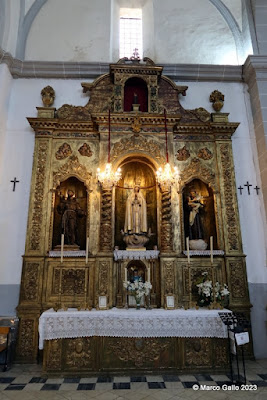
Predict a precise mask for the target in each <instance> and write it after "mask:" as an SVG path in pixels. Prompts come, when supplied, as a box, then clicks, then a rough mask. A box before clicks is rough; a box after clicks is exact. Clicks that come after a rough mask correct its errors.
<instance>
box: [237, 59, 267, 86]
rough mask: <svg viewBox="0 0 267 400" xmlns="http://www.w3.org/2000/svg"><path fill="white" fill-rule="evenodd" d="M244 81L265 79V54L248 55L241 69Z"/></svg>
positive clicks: (266, 72) (266, 74)
mask: <svg viewBox="0 0 267 400" xmlns="http://www.w3.org/2000/svg"><path fill="white" fill-rule="evenodd" d="M243 74H244V79H245V82H247V83H249V82H250V80H251V79H255V78H257V80H264V81H266V80H267V56H249V57H248V58H247V59H246V62H245V64H244V69H243Z"/></svg>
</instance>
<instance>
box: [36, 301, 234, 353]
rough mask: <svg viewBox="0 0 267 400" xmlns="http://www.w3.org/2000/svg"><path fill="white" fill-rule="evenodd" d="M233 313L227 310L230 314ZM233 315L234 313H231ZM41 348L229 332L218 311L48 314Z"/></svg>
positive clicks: (71, 311) (42, 320) (42, 325)
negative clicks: (57, 342)
mask: <svg viewBox="0 0 267 400" xmlns="http://www.w3.org/2000/svg"><path fill="white" fill-rule="evenodd" d="M227 311H229V310H224V312H227ZM229 312H230V311H229ZM39 336H40V341H39V348H40V349H43V343H44V340H51V339H61V338H78V337H92V336H101V337H105V336H107V337H128V338H130V337H131V338H149V337H216V338H226V337H227V329H226V327H225V325H224V324H223V323H222V321H221V319H220V317H219V314H218V311H217V310H206V309H205V310H203V309H201V310H194V309H190V310H184V309H179V310H163V309H153V310H146V309H140V310H136V309H128V310H126V309H117V308H113V309H112V310H105V311H96V310H92V311H78V310H76V309H68V310H67V311H63V310H62V311H57V312H56V311H54V310H53V309H50V310H47V311H45V312H44V313H43V314H42V315H41V317H40V320H39Z"/></svg>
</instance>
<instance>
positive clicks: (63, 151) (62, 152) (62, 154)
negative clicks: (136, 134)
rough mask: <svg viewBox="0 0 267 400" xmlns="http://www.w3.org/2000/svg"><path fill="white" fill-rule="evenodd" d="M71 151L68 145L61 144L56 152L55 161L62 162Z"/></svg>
mask: <svg viewBox="0 0 267 400" xmlns="http://www.w3.org/2000/svg"><path fill="white" fill-rule="evenodd" d="M71 153H72V150H71V147H70V145H69V144H68V143H63V144H62V145H61V146H60V147H59V148H58V150H57V152H56V159H57V160H64V158H67V157H69V156H70V155H71Z"/></svg>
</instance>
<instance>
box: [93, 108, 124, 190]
mask: <svg viewBox="0 0 267 400" xmlns="http://www.w3.org/2000/svg"><path fill="white" fill-rule="evenodd" d="M110 120H111V119H110V110H109V111H108V162H107V164H106V167H105V169H104V171H102V172H101V171H100V168H97V174H96V176H97V179H98V181H99V182H100V183H101V185H102V186H104V187H112V186H113V185H116V183H117V182H118V181H119V180H120V179H121V169H120V168H118V169H117V171H115V172H114V171H113V170H112V165H111V163H110V131H111V121H110Z"/></svg>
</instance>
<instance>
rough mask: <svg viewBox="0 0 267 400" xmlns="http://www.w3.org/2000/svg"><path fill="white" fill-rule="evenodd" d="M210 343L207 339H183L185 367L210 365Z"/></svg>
mask: <svg viewBox="0 0 267 400" xmlns="http://www.w3.org/2000/svg"><path fill="white" fill-rule="evenodd" d="M211 344H212V341H211V339H207V338H196V339H193V338H186V339H185V365H187V366H198V365H199V366H200V365H201V366H205V365H207V366H208V365H211V363H212V347H211Z"/></svg>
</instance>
